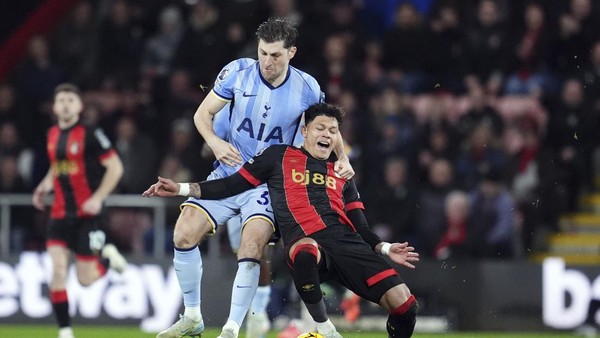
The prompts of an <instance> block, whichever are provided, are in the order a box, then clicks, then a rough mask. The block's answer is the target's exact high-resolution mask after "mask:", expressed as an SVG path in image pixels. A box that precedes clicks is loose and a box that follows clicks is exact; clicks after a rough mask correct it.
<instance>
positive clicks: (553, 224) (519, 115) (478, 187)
mask: <svg viewBox="0 0 600 338" xmlns="http://www.w3.org/2000/svg"><path fill="white" fill-rule="evenodd" d="M598 5H599V4H598V3H595V2H593V1H592V0H544V1H541V0H539V1H523V0H413V1H409V0H389V1H374V0H362V1H361V0H329V1H322V0H296V1H294V0H223V1H216V0H213V1H209V0H185V1H184V0H178V1H175V0H160V1H159V0H153V1H148V0H111V1H108V0H107V1H93V0H81V1H78V2H76V4H75V5H74V7H73V9H72V10H71V11H70V12H69V13H68V14H67V15H66V16H65V17H64V18H63V19H62V20H61V21H60V23H59V25H57V26H56V27H55V29H53V30H51V31H49V32H47V34H45V35H37V36H34V37H32V38H31V39H30V41H29V42H28V51H27V55H26V57H25V58H24V59H23V60H22V62H20V64H19V65H18V66H17V67H16V68H14V69H13V71H12V72H11V73H10V75H9V76H8V77H7V78H5V79H4V80H2V81H1V82H0V163H1V165H0V192H1V193H30V192H31V191H32V189H33V187H34V186H35V185H36V184H37V182H39V180H40V179H41V178H42V175H43V174H44V173H45V172H46V170H47V160H46V157H45V156H46V155H45V148H44V142H45V132H46V129H47V128H48V127H49V126H50V125H51V123H52V114H51V110H50V107H51V100H52V93H53V88H54V87H55V86H56V85H57V84H59V83H61V82H64V81H70V82H73V83H76V84H78V85H79V86H81V88H82V89H83V91H84V100H85V106H86V107H85V112H84V120H86V121H87V122H89V123H93V124H96V125H99V126H101V127H102V128H104V130H105V132H106V133H107V135H109V137H110V138H111V139H112V140H113V142H114V144H115V146H116V149H117V150H118V152H119V153H120V155H121V157H122V159H123V162H124V167H125V173H124V176H123V179H122V181H121V183H120V185H119V188H118V191H117V193H121V194H140V193H141V192H142V191H143V190H144V189H145V188H146V187H147V186H148V185H149V184H151V183H153V182H154V181H155V178H156V176H157V175H162V176H165V177H170V178H173V179H175V180H176V181H195V180H202V179H204V178H205V177H206V175H207V174H208V173H209V172H210V170H211V168H212V160H211V159H210V158H209V157H203V156H201V149H202V145H203V140H202V139H201V137H200V136H199V134H198V133H197V131H196V129H195V127H194V125H193V121H192V116H193V114H194V112H195V110H196V108H197V106H198V104H199V103H200V101H201V100H202V99H203V97H204V96H205V95H206V94H207V93H208V91H209V90H210V88H211V87H212V84H213V81H214V78H215V76H216V74H217V73H218V72H219V70H220V69H221V68H222V67H223V66H224V65H225V64H227V63H228V62H229V61H231V60H233V59H235V58H238V57H252V58H256V38H255V36H254V32H255V30H256V27H257V26H258V24H259V23H261V22H262V21H264V20H265V19H266V18H267V17H269V16H282V17H288V18H292V19H294V20H295V21H297V22H298V27H299V31H300V38H299V41H298V43H297V46H298V53H297V54H296V56H295V58H294V59H293V60H292V62H291V64H292V65H293V66H295V67H297V68H300V69H302V70H304V71H306V72H308V73H310V74H312V75H313V76H314V77H315V78H316V79H317V80H318V81H319V83H320V85H321V87H322V90H323V91H324V92H325V93H326V99H327V101H328V102H330V103H334V104H338V105H340V106H342V107H343V108H344V110H345V111H346V117H345V121H344V123H343V125H342V133H343V137H344V139H345V140H346V142H347V151H348V153H349V155H350V157H351V160H352V163H353V165H354V168H355V169H356V172H357V175H356V179H357V182H358V185H359V189H360V190H361V192H362V198H363V200H364V201H365V203H366V207H367V216H368V218H369V221H370V223H371V225H372V226H373V227H374V228H375V229H376V231H377V232H378V233H379V234H380V235H381V236H382V237H383V238H384V239H386V240H389V241H395V240H400V241H401V240H409V241H411V242H412V243H413V244H414V245H415V246H416V247H417V249H418V251H419V252H420V253H421V255H422V256H423V257H432V258H438V259H445V258H448V257H451V256H455V257H461V256H466V257H484V258H520V257H525V256H526V255H527V254H528V253H530V252H535V251H538V250H542V249H543V246H544V236H545V234H548V233H550V232H553V231H557V230H559V227H558V218H559V216H560V215H561V214H564V213H569V212H574V211H576V210H577V208H578V203H577V202H578V196H580V195H581V194H582V193H583V192H589V191H592V190H593V188H594V178H595V176H596V175H595V174H596V173H597V171H598V168H597V165H596V162H597V161H596V160H595V159H596V158H597V157H598V156H597V151H596V149H597V147H598V144H599V142H598V141H599V139H600V136H599V135H600V132H599V130H600V128H599V127H600V126H599V121H600V119H599V110H600V101H599V99H600V15H599V10H600V6H598ZM174 209H175V211H174V215H176V211H177V210H176V209H177V208H176V207H175V208H174ZM21 216H22V217H20V218H18V219H19V221H15V222H13V228H14V229H13V232H12V233H13V237H14V238H13V240H12V244H13V246H14V248H13V249H14V250H27V249H33V250H37V249H43V236H44V229H43V227H44V225H43V224H45V223H44V222H40V221H39V220H37V218H39V217H40V216H39V215H36V214H33V213H31V212H27V211H26V210H25V211H24V212H23V215H21ZM109 218H110V220H109V224H110V229H111V236H112V237H113V238H114V239H115V241H116V243H117V244H118V245H119V246H120V247H121V248H122V249H124V250H125V251H126V252H129V253H130V254H140V255H143V254H144V253H147V252H149V251H148V249H149V248H148V245H147V242H148V241H145V240H144V239H145V238H147V237H148V236H149V235H151V232H150V231H151V229H150V228H151V226H150V224H151V219H150V216H149V214H147V213H145V211H144V210H136V209H131V210H121V211H117V210H115V211H114V212H111V213H110V216H109ZM170 226H171V227H172V224H169V225H166V227H167V228H168V227H170ZM166 231H167V233H170V232H171V230H169V229H167V230H166Z"/></svg>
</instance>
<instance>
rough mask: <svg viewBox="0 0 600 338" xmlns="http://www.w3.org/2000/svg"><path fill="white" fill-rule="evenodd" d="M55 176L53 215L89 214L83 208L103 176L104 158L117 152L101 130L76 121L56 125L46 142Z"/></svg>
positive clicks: (63, 216)
mask: <svg viewBox="0 0 600 338" xmlns="http://www.w3.org/2000/svg"><path fill="white" fill-rule="evenodd" d="M46 150H47V151H48V158H49V160H50V169H51V171H52V175H53V177H54V180H53V185H54V203H53V205H52V211H51V213H50V217H51V218H52V219H63V218H68V217H90V216H91V215H85V214H84V213H83V212H82V210H81V205H82V204H83V202H85V201H86V200H87V199H88V198H90V196H91V195H92V194H93V193H94V191H95V190H96V189H97V188H98V186H99V185H100V181H101V180H102V176H103V175H104V171H105V169H104V167H103V166H102V164H101V161H102V160H104V159H106V158H109V157H110V156H113V155H115V154H116V153H115V151H114V149H113V148H112V145H111V143H110V141H109V139H108V138H107V137H106V136H105V135H104V132H103V131H102V130H101V129H99V128H98V129H93V128H91V127H88V126H85V125H83V124H81V123H77V124H75V125H74V126H72V127H70V128H68V129H60V128H59V127H58V126H56V125H55V126H53V127H51V128H50V130H49V131H48V141H47V145H46Z"/></svg>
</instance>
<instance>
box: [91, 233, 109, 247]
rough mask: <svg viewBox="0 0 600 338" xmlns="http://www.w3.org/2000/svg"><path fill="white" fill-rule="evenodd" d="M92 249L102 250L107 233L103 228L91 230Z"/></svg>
mask: <svg viewBox="0 0 600 338" xmlns="http://www.w3.org/2000/svg"><path fill="white" fill-rule="evenodd" d="M88 235H89V237H90V249H92V251H100V250H102V247H103V246H104V243H106V234H105V233H104V231H102V230H95V231H90V233H89V234H88Z"/></svg>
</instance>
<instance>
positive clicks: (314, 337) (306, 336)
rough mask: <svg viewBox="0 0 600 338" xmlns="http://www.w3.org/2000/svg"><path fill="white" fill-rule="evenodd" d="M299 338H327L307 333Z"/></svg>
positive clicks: (316, 333) (314, 333) (315, 333)
mask: <svg viewBox="0 0 600 338" xmlns="http://www.w3.org/2000/svg"><path fill="white" fill-rule="evenodd" d="M297 338H325V337H324V336H323V335H322V334H320V333H318V332H306V333H303V334H301V335H299V336H298V337H297Z"/></svg>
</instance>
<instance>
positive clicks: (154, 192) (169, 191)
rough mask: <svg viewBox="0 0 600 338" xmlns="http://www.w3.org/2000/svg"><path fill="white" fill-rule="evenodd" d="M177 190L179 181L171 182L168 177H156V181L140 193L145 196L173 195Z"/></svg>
mask: <svg viewBox="0 0 600 338" xmlns="http://www.w3.org/2000/svg"><path fill="white" fill-rule="evenodd" d="M178 192H179V183H175V182H173V180H171V179H170V178H164V177H160V176H159V177H158V182H156V183H154V184H153V185H151V186H150V188H148V189H146V191H144V192H143V193H142V196H145V197H153V196H159V197H173V196H177V193H178Z"/></svg>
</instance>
